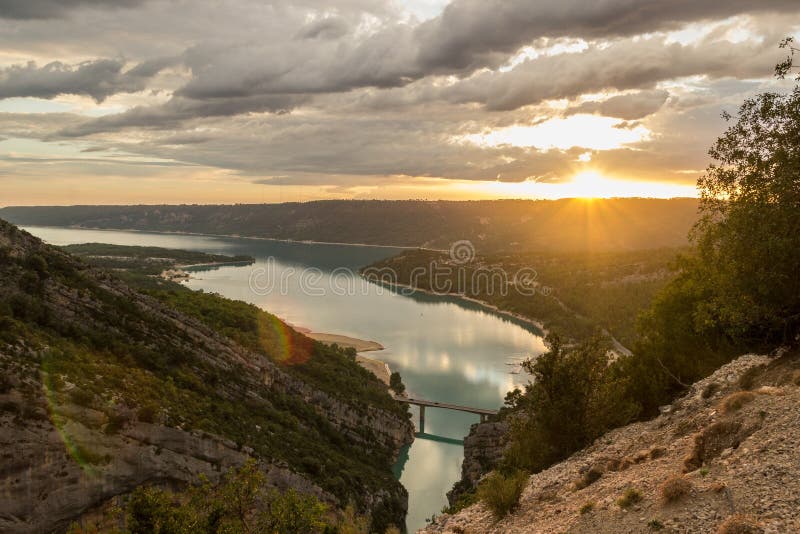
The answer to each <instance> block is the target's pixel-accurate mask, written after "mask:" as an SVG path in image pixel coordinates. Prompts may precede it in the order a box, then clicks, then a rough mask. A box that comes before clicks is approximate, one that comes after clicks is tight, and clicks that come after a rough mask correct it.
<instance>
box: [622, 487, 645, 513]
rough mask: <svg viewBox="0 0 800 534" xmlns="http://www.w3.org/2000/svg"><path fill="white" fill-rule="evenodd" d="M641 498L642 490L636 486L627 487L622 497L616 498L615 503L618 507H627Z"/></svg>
mask: <svg viewBox="0 0 800 534" xmlns="http://www.w3.org/2000/svg"><path fill="white" fill-rule="evenodd" d="M641 500H642V492H641V491H639V490H637V489H636V488H628V489H627V490H625V493H623V494H622V497H620V498H619V499H617V504H618V505H619V506H620V508H628V507H629V506H633V505H634V504H636V503H637V502H641Z"/></svg>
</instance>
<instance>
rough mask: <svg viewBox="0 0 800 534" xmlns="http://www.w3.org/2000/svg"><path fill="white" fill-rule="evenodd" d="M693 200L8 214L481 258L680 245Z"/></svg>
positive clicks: (58, 209)
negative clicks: (472, 250) (452, 250)
mask: <svg viewBox="0 0 800 534" xmlns="http://www.w3.org/2000/svg"><path fill="white" fill-rule="evenodd" d="M697 208H698V200H697V199H691V198H680V199H671V200H663V199H642V198H618V199H595V200H582V199H562V200H482V201H467V202H456V201H418V200H407V201H387V200H369V201H359V200H330V201H316V202H305V203H284V204H236V205H172V206H170V205H161V206H149V205H148V206H144V205H139V206H39V207H7V208H2V209H0V217H2V218H5V219H7V220H9V221H11V222H13V223H15V224H19V225H40V226H66V227H69V226H75V227H84V228H100V229H115V230H140V231H154V232H186V233H198V234H223V235H240V236H247V237H262V238H273V239H289V240H298V241H301V240H309V241H324V242H337V243H338V242H341V243H363V244H370V245H393V246H402V247H429V248H440V249H447V248H449V247H450V245H451V244H452V243H453V242H455V241H460V240H470V241H471V242H472V243H473V244H474V245H475V247H476V248H478V249H479V250H482V251H498V250H548V251H586V250H636V249H645V248H658V247H675V246H682V245H685V244H686V235H687V232H688V230H689V229H690V228H691V226H692V225H693V224H694V222H695V221H696V219H697Z"/></svg>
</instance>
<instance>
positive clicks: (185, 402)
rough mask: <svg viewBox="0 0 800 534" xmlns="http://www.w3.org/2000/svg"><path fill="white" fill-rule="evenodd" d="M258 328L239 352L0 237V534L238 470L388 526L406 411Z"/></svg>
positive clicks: (292, 335) (65, 260)
mask: <svg viewBox="0 0 800 534" xmlns="http://www.w3.org/2000/svg"><path fill="white" fill-rule="evenodd" d="M206 311H208V310H206ZM211 311H214V310H211ZM217 311H218V312H219V310H217ZM220 313H221V312H220ZM265 316H266V315H265ZM266 317H267V318H268V320H267V321H266V324H264V325H260V326H261V329H260V330H259V334H260V337H259V339H260V344H259V347H258V349H259V350H254V349H252V348H246V347H245V346H243V345H242V344H239V343H237V342H235V341H233V340H232V339H231V338H230V337H227V336H223V335H221V334H219V333H218V332H216V331H215V330H214V329H212V328H210V327H209V326H208V324H207V323H205V322H203V321H201V320H198V319H197V318H194V317H190V316H189V315H187V314H185V313H181V312H179V311H177V310H176V309H175V308H172V307H170V306H167V305H165V304H164V303H163V302H160V301H158V300H156V299H155V298H152V297H150V296H148V295H145V294H142V293H141V292H139V291H137V290H135V289H133V288H131V287H130V286H129V285H127V284H126V283H124V282H122V281H121V280H119V279H117V278H116V277H115V276H113V275H111V274H109V273H108V272H106V271H102V270H98V269H95V268H92V267H89V266H87V265H86V264H84V263H82V262H80V261H78V260H76V259H74V258H72V257H71V256H69V255H68V254H66V253H64V252H62V251H60V250H57V249H54V248H52V247H49V246H46V245H44V244H43V243H42V242H41V241H39V240H38V239H36V238H34V237H32V236H31V235H29V234H27V233H25V232H22V231H20V230H18V229H16V228H15V227H13V226H11V225H9V224H7V223H5V222H2V221H0V493H1V494H2V498H0V532H50V531H58V530H64V529H65V528H66V527H67V526H68V525H69V524H70V523H71V522H72V521H75V520H80V518H81V517H87V516H90V515H92V512H93V511H95V510H96V509H98V508H100V507H103V506H105V505H107V504H108V503H109V501H111V500H113V499H116V498H117V497H119V496H124V495H126V494H128V493H129V492H131V491H132V490H133V489H134V488H136V487H137V486H139V485H142V484H158V485H160V486H166V487H172V488H176V489H179V488H181V487H183V486H185V485H186V484H187V483H192V482H196V481H197V480H198V477H199V475H201V474H202V475H205V476H207V477H208V478H209V479H210V480H211V481H212V482H213V481H215V480H217V479H219V477H220V475H221V474H222V473H224V472H225V471H226V470H227V469H228V468H229V467H232V466H239V465H242V464H243V463H244V462H245V461H246V460H247V459H248V458H255V459H256V460H258V462H259V465H260V467H261V468H262V470H263V471H264V472H266V473H267V476H268V479H269V481H270V482H271V483H272V484H274V485H275V486H276V487H278V488H296V489H298V490H300V491H304V492H309V493H313V494H316V495H317V496H319V497H320V498H322V499H323V500H325V501H328V502H330V503H331V504H333V505H334V506H342V507H343V506H344V505H346V504H347V503H348V502H351V501H352V502H355V503H356V505H357V506H358V509H359V510H360V511H361V512H362V513H369V514H370V515H371V516H372V518H373V527H375V528H376V529H381V530H382V529H383V528H385V526H386V525H388V524H400V523H401V522H402V521H403V518H404V514H405V509H406V500H407V496H406V493H405V490H404V489H403V488H402V486H400V484H399V483H398V482H397V481H396V480H395V479H394V477H393V476H392V473H391V469H390V467H391V464H392V462H393V460H394V458H395V456H396V454H397V452H398V450H399V448H400V447H401V446H402V445H404V444H406V443H409V442H410V440H411V439H413V427H412V425H411V423H410V422H409V418H408V416H407V413H406V411H405V409H403V408H401V407H399V405H397V403H394V402H392V401H391V399H390V398H389V396H388V394H387V392H386V387H385V386H384V385H383V384H381V383H380V382H379V381H378V380H377V379H375V378H374V377H372V375H371V374H369V373H368V372H367V371H364V370H363V369H361V368H360V367H359V366H358V365H357V364H356V363H355V361H353V359H352V358H351V357H349V356H348V355H347V354H344V353H343V352H341V351H338V350H336V349H332V348H330V347H326V346H323V345H321V344H319V343H315V342H313V341H311V340H310V339H308V338H305V337H304V336H302V335H300V334H298V333H297V332H294V331H293V330H291V329H290V328H288V327H287V326H286V325H285V324H283V323H281V322H280V321H278V320H277V319H275V318H274V317H272V316H266ZM230 331H231V332H232V333H235V330H233V329H231V330H230ZM316 362H321V363H320V364H319V365H316V366H314V365H312V363H316ZM321 366H322V367H321ZM319 369H323V370H325V372H324V373H322V372H320V371H319ZM330 374H335V375H336V379H337V381H338V382H335V383H332V382H330V380H329V379H328V377H327V375H330ZM317 375H319V376H317ZM322 375H326V376H322ZM331 384H333V385H331ZM334 386H336V387H334ZM342 386H343V387H342Z"/></svg>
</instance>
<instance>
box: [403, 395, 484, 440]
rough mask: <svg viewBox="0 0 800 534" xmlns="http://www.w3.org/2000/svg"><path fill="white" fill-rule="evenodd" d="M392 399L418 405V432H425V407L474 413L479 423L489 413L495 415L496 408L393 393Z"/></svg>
mask: <svg viewBox="0 0 800 534" xmlns="http://www.w3.org/2000/svg"><path fill="white" fill-rule="evenodd" d="M394 399H395V400H396V401H398V402H404V403H406V404H413V405H415V406H419V432H420V433H422V434H424V433H425V408H427V407H431V408H442V409H444V410H455V411H457V412H467V413H474V414H477V415H480V416H481V423H483V422H484V421H486V418H487V417H489V416H490V415H497V410H487V409H485V408H472V407H470V406H460V405H458V404H448V403H446V402H435V401H429V400H425V399H415V398H414V397H401V396H399V395H395V396H394Z"/></svg>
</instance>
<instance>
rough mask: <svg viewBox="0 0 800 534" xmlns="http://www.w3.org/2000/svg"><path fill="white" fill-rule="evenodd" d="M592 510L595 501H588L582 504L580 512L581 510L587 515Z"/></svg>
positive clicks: (582, 513)
mask: <svg viewBox="0 0 800 534" xmlns="http://www.w3.org/2000/svg"><path fill="white" fill-rule="evenodd" d="M592 510H594V503H593V502H587V503H586V504H584V505H583V506H581V509H580V512H581V515H586V514H588V513H589V512H591V511H592Z"/></svg>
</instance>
